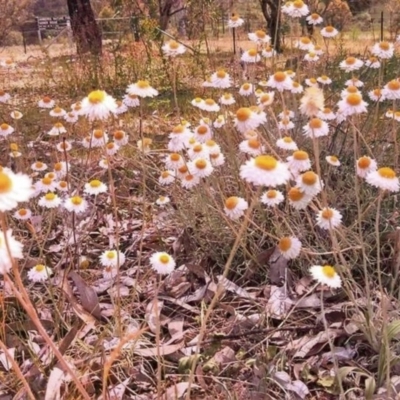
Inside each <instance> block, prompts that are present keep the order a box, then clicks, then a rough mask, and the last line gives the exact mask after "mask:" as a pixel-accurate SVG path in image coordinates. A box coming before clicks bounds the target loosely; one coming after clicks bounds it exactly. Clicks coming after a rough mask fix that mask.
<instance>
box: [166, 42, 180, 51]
mask: <svg viewBox="0 0 400 400" xmlns="http://www.w3.org/2000/svg"><path fill="white" fill-rule="evenodd" d="M168 46H169V48H170V49H171V50H177V49H178V48H179V43H178V42H176V41H175V40H170V41H169V42H168Z"/></svg>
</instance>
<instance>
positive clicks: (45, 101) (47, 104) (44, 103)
mask: <svg viewBox="0 0 400 400" xmlns="http://www.w3.org/2000/svg"><path fill="white" fill-rule="evenodd" d="M38 106H39V107H40V108H53V107H54V106H55V101H54V100H52V98H51V97H49V96H44V97H42V98H41V99H40V100H39V101H38Z"/></svg>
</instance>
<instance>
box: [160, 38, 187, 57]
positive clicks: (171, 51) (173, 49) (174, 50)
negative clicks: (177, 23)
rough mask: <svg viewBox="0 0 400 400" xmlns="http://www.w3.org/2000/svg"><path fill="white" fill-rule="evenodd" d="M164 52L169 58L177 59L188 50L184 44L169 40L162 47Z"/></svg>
mask: <svg viewBox="0 0 400 400" xmlns="http://www.w3.org/2000/svg"><path fill="white" fill-rule="evenodd" d="M162 51H163V53H164V55H165V56H167V57H176V56H180V55H182V54H184V53H185V51H186V48H185V46H184V45H183V44H181V43H178V42H177V41H176V40H169V41H168V42H167V43H165V44H164V46H162Z"/></svg>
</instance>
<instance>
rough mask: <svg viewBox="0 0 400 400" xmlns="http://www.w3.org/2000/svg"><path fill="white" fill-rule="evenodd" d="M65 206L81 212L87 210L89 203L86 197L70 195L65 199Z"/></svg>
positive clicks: (71, 210) (70, 209)
mask: <svg viewBox="0 0 400 400" xmlns="http://www.w3.org/2000/svg"><path fill="white" fill-rule="evenodd" d="M64 207H65V208H66V209H67V210H68V211H69V212H75V213H76V214H81V213H83V212H85V211H86V209H87V207H88V203H87V201H86V200H85V199H83V198H82V197H80V196H72V197H68V198H67V199H66V200H65V201H64Z"/></svg>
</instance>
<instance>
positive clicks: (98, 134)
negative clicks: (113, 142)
mask: <svg viewBox="0 0 400 400" xmlns="http://www.w3.org/2000/svg"><path fill="white" fill-rule="evenodd" d="M93 136H94V137H95V138H96V139H101V138H103V137H104V132H103V131H102V130H101V129H95V130H94V132H93Z"/></svg>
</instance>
